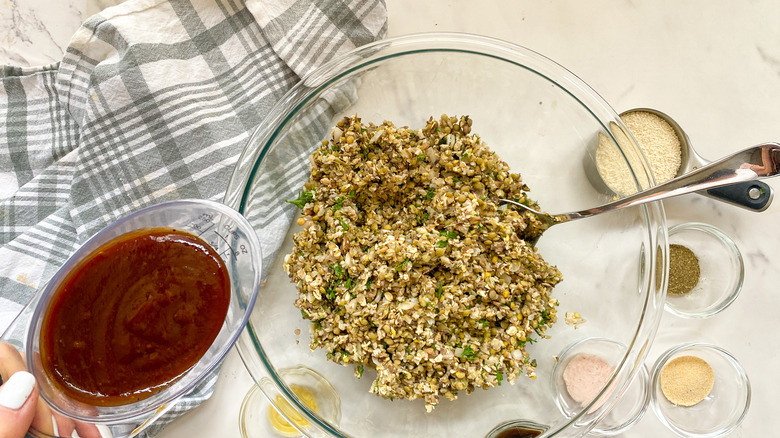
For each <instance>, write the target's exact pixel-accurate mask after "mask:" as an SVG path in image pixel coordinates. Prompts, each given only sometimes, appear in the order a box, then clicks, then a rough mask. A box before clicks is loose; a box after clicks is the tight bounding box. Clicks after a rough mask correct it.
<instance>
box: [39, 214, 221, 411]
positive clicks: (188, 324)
mask: <svg viewBox="0 0 780 438" xmlns="http://www.w3.org/2000/svg"><path fill="white" fill-rule="evenodd" d="M229 302H230V279H229V276H228V272H227V268H226V267H225V263H224V262H223V261H222V259H221V258H220V257H219V255H218V254H217V253H216V251H215V250H214V249H213V248H212V247H211V246H209V245H208V244H207V243H206V242H205V241H203V240H202V239H201V238H199V237H197V236H194V235H192V234H190V233H187V232H184V231H179V230H174V229H171V228H147V229H142V230H136V231H131V232H129V233H127V234H124V235H122V236H119V237H117V238H115V239H114V240H112V241H110V242H108V243H106V244H105V245H103V246H101V247H100V248H99V249H98V250H96V251H95V252H93V253H92V254H90V255H89V256H88V257H87V258H86V259H85V260H84V261H82V262H81V263H80V264H79V265H77V266H76V268H75V269H73V271H72V272H71V273H70V274H68V276H67V277H66V278H65V280H64V281H63V282H62V284H61V285H60V286H59V288H58V289H57V290H56V291H55V292H54V296H53V297H52V300H51V303H50V304H49V308H48V309H47V311H46V314H45V315H44V318H43V323H42V327H41V346H40V348H41V361H42V365H43V369H44V371H45V372H46V373H47V375H49V376H50V377H51V378H52V379H53V380H54V382H55V384H56V385H57V386H58V387H59V389H60V390H61V391H63V392H64V393H65V394H67V395H68V396H69V397H71V398H73V399H75V400H78V401H81V402H84V403H88V404H91V405H97V406H117V405H123V404H127V403H132V402H135V401H138V400H141V399H144V398H147V397H149V396H151V395H152V394H154V393H155V392H157V391H159V390H161V389H163V388H164V387H165V386H166V384H168V383H170V382H172V381H173V380H175V379H176V378H177V377H179V376H181V375H182V374H183V373H184V372H186V371H187V370H188V369H189V368H190V367H192V366H193V365H194V364H195V363H196V362H197V361H198V360H199V359H200V358H201V356H203V354H204V353H205V352H206V350H208V349H209V347H210V346H211V343H212V342H213V341H214V339H215V338H216V336H217V334H218V333H219V330H220V328H221V327H222V323H223V322H224V320H225V315H226V314H227V310H228V305H229Z"/></svg>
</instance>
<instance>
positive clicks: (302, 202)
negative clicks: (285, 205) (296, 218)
mask: <svg viewBox="0 0 780 438" xmlns="http://www.w3.org/2000/svg"><path fill="white" fill-rule="evenodd" d="M313 200H314V193H313V192H312V191H311V190H303V191H301V194H300V195H298V199H296V200H294V201H290V200H288V201H287V202H289V203H290V204H293V205H295V206H297V207H298V208H300V209H301V210H303V207H305V206H306V204H308V203H309V202H311V201H313Z"/></svg>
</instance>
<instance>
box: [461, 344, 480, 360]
mask: <svg viewBox="0 0 780 438" xmlns="http://www.w3.org/2000/svg"><path fill="white" fill-rule="evenodd" d="M460 357H462V358H464V359H466V360H469V361H471V360H474V359H476V358H477V353H476V352H475V351H474V349H473V348H471V346H470V345H466V346H465V347H463V353H461V355H460Z"/></svg>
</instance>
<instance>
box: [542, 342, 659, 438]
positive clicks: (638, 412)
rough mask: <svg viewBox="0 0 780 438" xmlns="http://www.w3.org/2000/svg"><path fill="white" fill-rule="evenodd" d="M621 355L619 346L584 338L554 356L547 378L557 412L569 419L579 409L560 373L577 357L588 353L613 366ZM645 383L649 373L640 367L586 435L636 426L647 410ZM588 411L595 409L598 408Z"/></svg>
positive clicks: (618, 431) (580, 409) (647, 392)
mask: <svg viewBox="0 0 780 438" xmlns="http://www.w3.org/2000/svg"><path fill="white" fill-rule="evenodd" d="M625 352H626V347H625V346H624V345H623V344H621V343H619V342H616V341H613V340H611V339H606V338H586V339H582V340H580V341H577V342H575V343H573V344H571V345H569V346H568V347H566V348H565V349H564V350H563V351H562V352H561V354H560V355H559V356H558V362H557V363H556V364H555V368H554V369H553V372H552V379H551V381H552V382H551V383H552V386H553V390H554V391H555V394H556V397H555V404H556V405H557V406H558V409H559V410H560V411H561V413H563V414H564V415H566V416H567V417H568V418H572V417H574V416H575V415H577V414H578V413H579V412H580V411H582V409H583V407H582V405H581V404H580V403H579V402H577V401H576V400H574V399H573V398H572V397H571V395H570V394H569V392H568V390H567V388H566V382H565V381H564V380H563V372H564V370H565V369H566V366H567V365H568V364H569V362H570V361H571V360H572V359H574V358H575V357H577V356H578V355H580V354H590V355H594V356H598V357H600V358H602V359H604V360H605V361H606V362H607V363H609V364H610V365H612V366H617V365H618V363H619V362H620V360H621V359H622V357H623V355H624V354H625ZM649 381H650V377H649V373H648V371H647V368H646V367H645V366H644V365H643V366H642V368H640V370H639V372H638V374H637V375H636V376H635V377H634V379H633V380H632V381H631V383H630V384H629V385H628V387H627V388H626V390H625V392H624V393H623V394H622V395H621V396H620V398H619V399H618V400H617V402H615V405H614V406H612V408H611V409H610V411H609V412H608V413H607V414H606V415H605V416H604V418H602V419H601V420H599V422H598V423H597V424H596V425H595V426H594V427H593V429H591V431H590V434H591V435H595V436H613V435H618V434H620V433H623V432H625V431H626V430H628V429H629V428H630V427H631V426H633V425H634V424H636V423H637V422H638V421H639V420H640V419H641V418H642V416H643V415H644V414H645V412H646V411H647V406H648V404H649V402H650V393H649V391H648V387H649ZM591 409H592V410H595V409H598V406H597V407H596V408H591Z"/></svg>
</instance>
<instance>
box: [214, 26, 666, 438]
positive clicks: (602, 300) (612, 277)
mask: <svg viewBox="0 0 780 438" xmlns="http://www.w3.org/2000/svg"><path fill="white" fill-rule="evenodd" d="M355 113H357V114H358V115H359V116H360V117H361V118H362V120H363V122H364V123H368V122H373V123H375V124H380V123H382V121H383V120H389V121H392V122H393V123H394V124H395V125H396V126H402V125H407V126H409V127H412V128H415V129H416V128H421V127H424V125H425V122H426V121H427V120H428V118H429V117H431V116H433V117H434V118H436V119H438V117H439V115H440V114H442V113H446V114H448V115H450V116H457V115H470V116H471V118H472V119H473V127H472V133H476V134H478V135H479V136H480V137H481V138H482V140H483V141H485V142H486V143H487V144H488V145H490V147H491V148H492V149H493V150H494V151H496V153H497V154H499V156H500V157H501V158H502V159H503V160H505V161H506V162H507V164H509V166H510V167H511V169H512V171H513V172H519V173H521V174H522V177H523V180H524V182H525V183H527V184H528V186H530V188H531V192H530V196H531V197H532V198H533V199H534V200H536V201H538V202H539V204H540V205H541V206H542V208H543V209H545V210H547V211H550V212H563V211H571V210H575V209H581V208H586V207H592V206H596V205H599V204H601V203H604V202H606V201H608V200H609V199H610V194H609V193H607V192H606V191H605V190H599V189H598V188H595V187H594V186H593V185H591V184H590V183H589V180H590V179H592V175H590V174H589V173H590V172H592V169H593V167H594V166H593V158H594V157H593V156H592V154H590V153H588V146H589V145H590V144H592V142H598V137H599V134H602V135H605V136H607V138H608V140H611V141H614V142H615V143H616V144H617V145H618V146H619V150H620V153H621V154H622V157H623V158H624V159H625V161H626V162H627V163H628V164H629V166H630V167H629V169H630V172H631V174H630V175H627V177H628V178H631V179H632V181H633V182H634V183H635V184H636V185H637V187H647V186H648V185H651V184H653V179H652V175H651V172H650V170H649V167H648V166H647V164H646V163H645V161H644V159H643V156H642V154H641V152H640V150H639V148H638V147H637V145H636V142H635V141H634V140H633V139H632V137H631V136H630V134H629V133H628V131H627V129H626V128H625V126H624V125H623V124H622V122H621V121H620V119H619V117H618V115H617V114H616V113H615V111H614V110H613V109H612V108H610V107H609V105H607V104H606V103H605V102H604V101H603V100H602V99H601V98H600V97H599V96H598V95H597V94H596V93H595V92H594V91H593V90H592V89H591V88H589V87H588V86H587V85H586V84H585V83H584V82H583V81H581V80H580V79H579V78H577V77H576V76H574V75H573V74H572V73H570V72H569V71H567V70H566V69H564V68H563V67H561V66H559V65H558V64H556V63H554V62H552V61H550V60H549V59H547V58H545V57H543V56H541V55H539V54H537V53H534V52H532V51H530V50H528V49H525V48H522V47H519V46H517V45H513V44H509V43H505V42H502V41H498V40H494V39H490V38H485V37H479V36H472V35H463V34H444V33H437V34H420V35H410V36H404V37H399V38H394V39H388V40H384V41H380V42H377V43H375V44H371V45H368V46H364V47H362V48H359V49H357V50H354V51H352V52H350V53H348V54H346V55H344V56H341V57H339V58H338V59H336V60H334V61H332V62H329V63H328V64H326V65H324V66H322V67H321V68H318V69H317V70H315V71H314V72H312V73H311V74H309V75H307V76H306V77H304V78H303V80H302V81H301V83H300V84H298V85H297V86H296V87H294V88H293V89H292V90H291V91H290V92H289V93H288V94H287V95H286V96H285V97H284V98H283V99H282V100H281V101H280V102H279V103H278V104H277V105H276V106H275V107H274V108H273V110H272V111H271V112H270V114H269V116H268V117H267V118H266V119H265V121H264V122H263V123H262V124H261V125H260V126H259V127H258V128H257V130H256V131H255V133H254V134H253V135H252V137H251V138H250V140H249V141H248V144H247V146H246V149H245V151H244V153H243V154H242V156H241V157H240V159H239V162H238V164H237V166H236V170H235V172H234V174H233V177H232V179H231V181H230V183H229V187H228V190H227V192H226V197H225V203H226V204H228V205H230V206H232V207H234V208H236V209H237V210H238V211H240V212H241V213H242V214H244V215H245V216H246V217H247V219H248V220H249V221H250V223H252V225H253V226H254V227H255V230H256V231H257V233H258V235H259V237H260V240H261V244H262V248H263V254H264V255H265V259H264V261H263V268H264V271H263V279H264V282H263V284H262V286H261V288H260V292H259V296H258V305H257V306H256V308H255V310H254V311H253V313H252V315H251V316H250V320H249V324H248V328H247V330H246V331H245V332H244V333H243V334H242V336H241V338H240V339H239V342H238V344H237V345H238V350H239V352H240V354H241V357H242V358H243V360H244V363H245V364H246V367H247V368H248V370H249V372H250V373H251V374H252V376H253V378H254V379H255V380H256V381H257V382H260V381H262V380H263V378H268V379H270V380H271V381H272V382H274V385H273V386H272V387H266V388H264V391H265V392H266V395H267V396H268V397H269V399H271V400H274V399H275V398H276V396H277V395H281V396H282V397H283V398H284V399H286V400H287V401H289V402H290V403H291V404H292V405H293V406H295V407H296V408H298V409H299V410H300V411H301V412H302V413H303V414H304V415H305V416H306V418H308V420H309V421H308V426H307V427H305V430H303V431H302V432H304V433H305V434H306V435H307V436H339V437H341V436H354V437H369V436H371V437H383V436H408V437H428V436H476V437H478V436H486V435H490V436H499V435H501V436H503V432H504V431H503V427H504V426H500V425H508V426H506V427H512V425H516V424H536V425H539V430H544V431H543V432H542V433H543V435H544V436H577V435H584V434H585V433H587V431H588V430H589V429H590V428H592V427H593V426H594V424H595V423H596V422H597V421H598V420H599V419H600V418H603V417H604V416H605V415H606V413H607V412H608V411H609V409H610V408H611V407H612V406H613V405H614V404H615V401H616V399H617V397H618V394H621V393H622V392H624V391H623V389H624V388H626V387H627V385H628V384H629V383H630V380H631V379H632V378H633V376H634V375H636V373H637V372H639V370H640V369H641V368H642V363H643V360H644V357H645V354H646V352H647V350H648V347H649V345H650V343H651V341H652V339H653V336H654V334H655V331H656V329H657V327H658V321H659V318H660V315H661V313H662V310H663V299H664V293H665V290H666V268H667V265H668V263H667V242H666V225H665V217H664V213H663V208H662V206H661V204H659V203H655V204H649V205H646V206H641V207H635V208H630V209H625V210H622V211H619V212H614V213H611V214H606V215H601V216H598V217H593V218H591V219H588V220H582V221H576V222H572V223H568V224H562V225H560V226H556V227H554V228H552V229H550V230H548V231H547V232H546V233H545V234H544V236H542V238H541V240H540V241H539V243H538V245H537V248H538V251H539V252H540V253H541V254H542V256H543V257H544V259H545V260H547V261H548V262H549V263H551V264H554V265H557V267H558V268H559V269H560V271H561V272H562V273H563V282H561V283H560V284H559V285H557V286H556V287H555V289H554V291H553V297H554V298H557V299H558V300H559V301H560V305H559V307H558V322H557V323H556V324H555V326H554V327H553V328H552V329H550V330H548V331H547V334H548V335H550V339H545V340H542V341H539V342H538V343H535V344H533V345H530V346H528V351H529V352H530V354H531V356H532V357H533V358H535V359H536V361H537V365H538V366H537V368H536V373H537V377H538V378H537V379H535V380H532V379H529V378H527V377H525V376H524V375H521V376H519V377H518V379H517V381H516V382H515V384H514V385H509V384H506V383H505V384H503V385H502V386H500V387H495V388H492V389H490V390H486V391H483V390H477V391H475V392H473V393H471V394H469V395H466V394H461V395H460V396H459V398H458V399H457V400H455V401H447V400H442V402H441V403H439V405H438V407H436V409H435V410H434V411H433V412H431V413H426V411H425V409H424V402H423V401H422V400H419V399H418V400H415V401H407V400H395V401H390V400H386V399H383V398H380V397H378V396H376V395H374V394H370V393H369V389H370V388H371V385H372V381H373V378H374V376H375V374H373V371H372V370H370V369H368V367H366V370H365V375H363V377H362V379H357V378H356V377H355V376H354V372H355V371H354V367H353V366H349V367H345V366H341V365H339V364H336V363H333V362H331V361H328V360H327V359H326V357H325V356H326V355H325V352H323V351H322V350H314V351H312V350H311V349H310V348H309V341H310V337H309V321H307V320H304V319H303V318H302V317H301V312H300V311H299V310H298V309H297V308H296V307H295V306H294V305H293V303H294V301H295V299H296V289H295V287H294V285H293V284H291V283H290V281H289V280H288V277H287V275H286V273H285V272H284V269H283V266H282V265H283V259H284V255H286V254H289V253H290V251H291V248H292V235H293V233H295V232H296V231H299V230H300V229H301V228H300V227H299V226H298V225H296V224H295V220H296V218H297V217H298V215H300V210H299V209H298V208H297V207H296V206H294V205H292V204H290V203H288V202H285V200H292V199H295V198H296V197H297V196H298V195H299V193H300V191H301V190H302V188H303V184H304V182H305V181H307V179H308V177H309V155H310V154H311V153H312V152H313V151H314V149H315V148H316V147H317V146H318V145H319V144H320V143H321V142H322V141H323V140H326V139H328V138H330V133H331V129H332V127H333V126H334V124H335V123H336V122H337V121H338V120H340V119H341V118H343V117H344V116H345V115H351V114H355ZM567 312H571V313H572V314H573V313H574V312H578V313H579V314H580V316H581V318H582V319H584V320H585V321H584V322H582V321H578V322H579V323H578V324H573V321H569V322H572V324H567V323H566V322H564V319H565V317H564V315H565V314H566V313H567ZM587 337H601V338H607V339H611V340H614V341H615V342H618V343H620V344H622V345H625V346H626V347H627V348H626V351H625V353H624V354H623V355H622V357H621V358H620V360H618V361H617V364H616V367H615V371H614V373H613V374H612V378H611V379H610V381H609V382H607V383H606V384H605V385H604V386H605V387H609V388H610V390H609V391H604V390H603V389H602V391H601V393H600V395H599V396H598V397H596V399H594V402H593V403H591V404H590V405H588V406H586V407H584V408H583V409H582V410H581V411H580V412H578V413H575V414H574V415H572V416H568V417H567V416H565V415H563V414H562V413H561V412H560V411H559V410H558V409H557V408H556V405H555V401H554V398H555V394H554V392H553V390H552V388H550V386H549V385H547V384H546V382H548V381H549V380H550V373H551V372H552V369H553V366H554V361H555V357H556V356H557V355H558V354H560V352H561V351H562V350H563V349H564V348H566V346H568V345H570V344H572V343H573V342H576V341H577V340H580V339H583V338H587ZM300 365H303V366H306V367H309V368H312V369H314V370H316V371H317V372H318V373H320V374H322V375H323V376H324V377H325V378H326V379H328V381H329V382H330V383H331V384H332V385H333V387H334V388H335V389H336V391H337V392H338V395H339V397H340V399H341V406H342V416H341V419H340V421H339V422H329V421H327V420H325V419H324V418H322V417H320V416H318V415H317V414H316V413H315V412H313V411H311V410H310V409H308V408H307V407H306V406H305V405H304V404H303V403H302V402H301V401H300V400H299V399H298V398H297V397H296V396H295V394H294V393H293V392H292V391H291V390H290V388H289V387H287V386H286V385H285V384H284V381H283V380H282V379H281V378H280V375H279V371H278V370H280V369H283V368H288V367H295V366H300ZM593 406H597V407H595V408H592V407H593ZM497 426H499V427H497Z"/></svg>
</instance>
